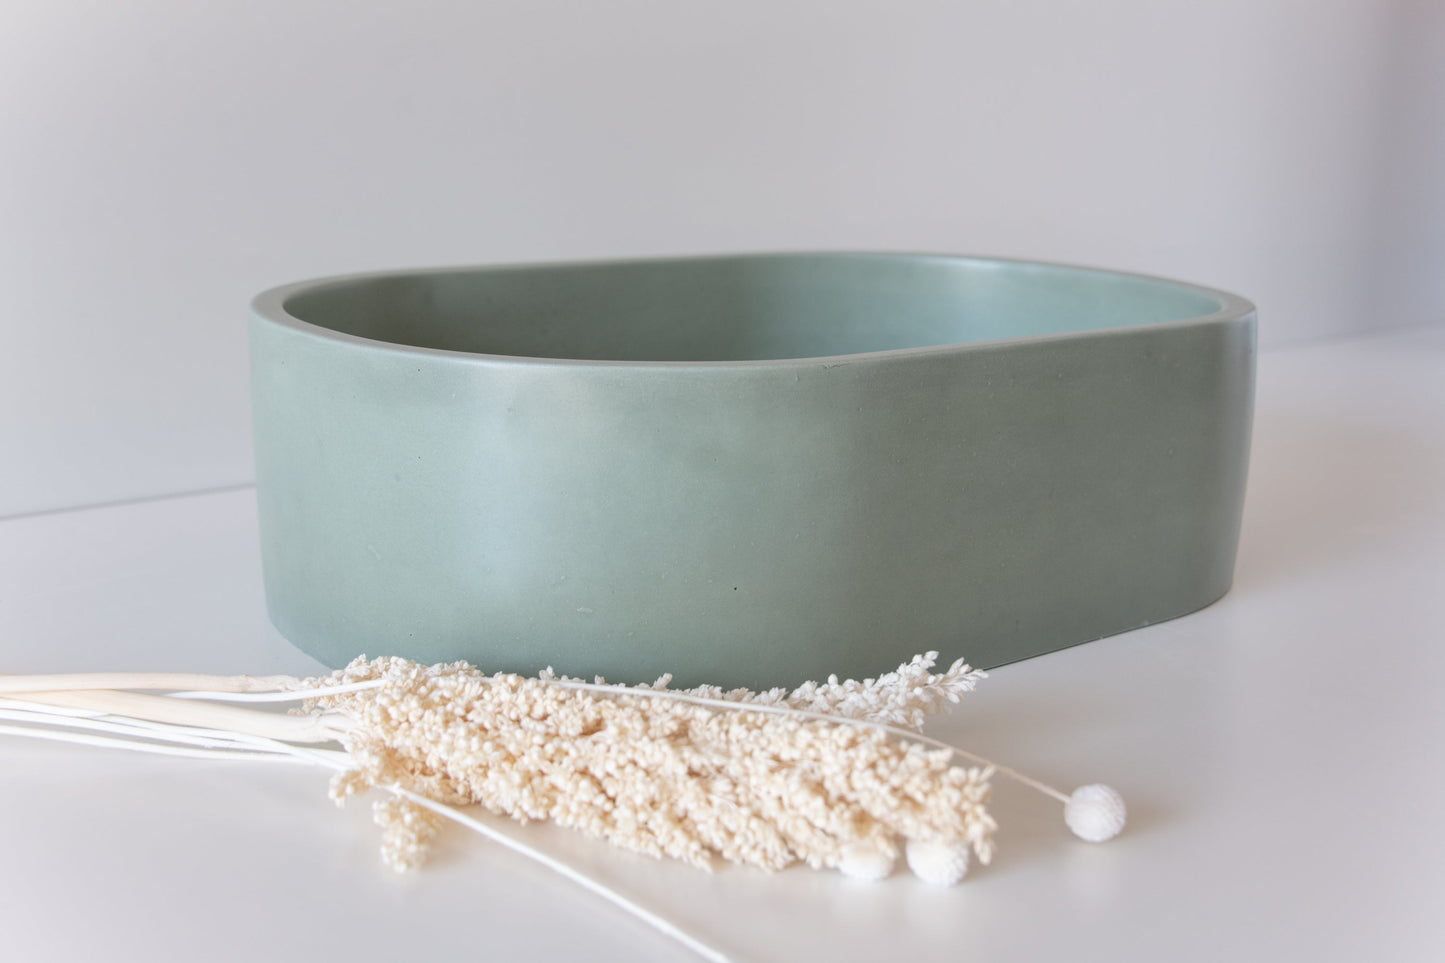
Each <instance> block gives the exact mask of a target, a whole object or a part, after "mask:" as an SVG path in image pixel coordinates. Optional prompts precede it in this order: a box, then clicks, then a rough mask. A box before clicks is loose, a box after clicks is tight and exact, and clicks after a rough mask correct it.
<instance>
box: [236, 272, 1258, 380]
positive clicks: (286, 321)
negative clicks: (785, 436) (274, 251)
mask: <svg viewBox="0 0 1445 963" xmlns="http://www.w3.org/2000/svg"><path fill="white" fill-rule="evenodd" d="M817 257H840V258H848V257H861V258H896V259H899V260H912V261H919V262H927V261H949V262H960V261H963V262H970V263H973V264H979V265H987V266H993V267H1000V268H1035V269H1038V268H1042V269H1046V270H1062V271H1069V272H1079V273H1084V274H1095V275H1102V276H1106V277H1115V278H1127V279H1131V280H1139V281H1151V282H1154V283H1159V284H1165V285H1169V286H1172V287H1176V288H1179V289H1182V290H1184V291H1187V292H1190V293H1193V294H1198V295H1203V296H1205V297H1208V298H1212V299H1213V300H1215V301H1217V302H1219V309H1218V310H1217V311H1213V312H1211V313H1209V314H1201V315H1196V316H1194V317H1190V318H1175V319H1172V320H1168V321H1149V322H1144V323H1142V324H1125V325H1114V326H1110V327H1102V328H1088V329H1085V330H1082V331H1065V332H1058V333H1045V334H1029V335H1020V336H1018V337H1012V338H990V339H986V340H982V341H958V342H949V343H945V344H937V345H922V346H917V347H907V348H887V349H882V350H878V351H863V352H855V353H851V354H835V355H808V356H806V357H800V358H756V359H741V360H709V361H641V360H638V361H633V360H627V359H603V358H548V357H533V356H528V355H510V354H485V353H481V352H472V351H456V350H453V349H450V348H430V347H425V346H422V345H414V344H405V343H402V342H398V341H383V340H380V339H377V338H365V337H361V336H359V335H354V334H347V333H345V332H342V331H336V330H334V329H332V328H328V327H325V326H324V325H319V324H314V323H312V322H310V321H305V320H302V319H301V318H298V317H297V316H296V315H294V314H291V313H290V312H289V311H287V310H286V307H285V305H286V302H287V301H288V300H290V299H291V298H293V297H295V296H296V295H298V294H303V293H313V292H317V291H324V290H326V289H328V288H332V287H340V286H343V285H347V284H352V283H355V282H357V281H369V280H375V279H380V278H395V277H427V276H430V275H438V274H454V273H457V272H465V271H475V272H488V271H511V270H545V269H556V268H571V267H607V266H610V265H623V264H640V263H647V264H669V263H678V262H697V261H738V260H759V259H775V260H783V259H793V258H798V259H802V258H817ZM250 307H251V314H252V316H253V318H255V319H257V320H260V321H263V322H267V323H269V324H273V325H277V326H279V327H282V328H287V329H290V330H292V331H295V332H297V333H300V334H304V335H309V336H311V337H313V338H317V339H320V340H323V341H332V342H336V343H338V344H342V345H349V346H352V347H359V348H369V349H371V350H375V351H382V352H385V353H387V354H397V355H400V356H412V357H421V358H430V359H434V360H438V361H451V362H461V363H467V364H479V365H486V366H493V365H505V366H508V367H515V366H519V365H521V366H528V367H562V368H578V367H588V368H592V367H597V368H633V369H677V368H687V369H713V368H717V369H735V368H777V367H808V366H816V365H819V364H826V365H828V366H829V367H833V366H836V365H839V364H857V363H867V362H885V361H892V360H897V359H905V358H916V357H919V356H938V355H943V356H947V355H951V354H956V353H964V352H976V351H987V350H996V349H999V348H1006V347H1010V346H1014V345H1020V344H1032V343H1040V342H1052V341H1071V340H1075V339H1079V338H1099V337H1110V336H1118V335H1125V334H1133V333H1136V332H1147V331H1160V330H1169V329H1173V328H1187V327H1198V326H1205V325H1216V324H1226V323H1230V322H1252V321H1254V320H1255V319H1256V315H1257V309H1256V308H1255V306H1254V304H1253V303H1252V302H1250V301H1249V300H1248V299H1246V298H1243V297H1240V296H1239V295H1237V294H1232V293H1230V292H1228V291H1222V290H1219V289H1218V288H1211V287H1205V286H1203V285H1199V284H1192V283H1190V282H1188V281H1179V280H1176V279H1174V278H1166V277H1160V276H1157V275H1153V274H1142V273H1138V272H1133V271H1118V270H1114V269H1112V268H1098V267H1090V266H1085V265H1078V264H1068V263H1063V262H1056V261H1036V260H1031V259H1027V258H1010V257H993V256H987V255H972V254H937V253H915V252H908V251H866V250H854V249H840V250H811V249H809V250H797V251H740V252H729V253H716V254H684V255H665V256H658V257H646V256H638V257H621V258H588V259H570V260H559V261H516V262H495V263H487V264H456V265H444V266H432V267H422V268H385V269H381V270H372V271H356V272H351V273H346V274H335V275H328V276H325V277H319V278H310V279H306V280H302V281H293V282H291V283H289V284H282V285H278V286H276V287H272V288H268V289H267V290H265V291H262V292H261V293H260V294H258V295H256V296H255V297H254V298H252V299H251V305H250Z"/></svg>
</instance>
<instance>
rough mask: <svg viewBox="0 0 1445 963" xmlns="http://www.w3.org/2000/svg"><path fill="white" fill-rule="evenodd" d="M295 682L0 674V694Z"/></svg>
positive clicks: (243, 687)
mask: <svg viewBox="0 0 1445 963" xmlns="http://www.w3.org/2000/svg"><path fill="white" fill-rule="evenodd" d="M299 684H300V680H299V679H296V678H293V677H292V676H289V675H197V674H195V673H190V672H83V673H76V674H70V675H0V694H6V695H9V694H14V693H20V692H80V691H85V690H92V689H175V690H180V689H209V690H211V691H213V692H277V691H281V690H284V689H287V688H289V687H291V686H295V685H299Z"/></svg>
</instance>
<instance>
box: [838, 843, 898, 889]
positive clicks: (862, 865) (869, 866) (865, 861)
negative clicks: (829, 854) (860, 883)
mask: <svg viewBox="0 0 1445 963" xmlns="http://www.w3.org/2000/svg"><path fill="white" fill-rule="evenodd" d="M838 872H840V873H842V874H843V875H844V876H847V877H849V878H851V879H861V880H865V881H867V882H870V883H874V882H877V881H878V880H880V879H886V878H887V877H888V874H889V873H891V872H893V855H892V854H891V853H889V852H888V851H887V850H885V849H884V848H883V847H882V846H879V845H878V844H877V843H872V842H858V843H853V844H852V845H850V846H847V847H846V848H844V850H843V858H842V859H840V860H838Z"/></svg>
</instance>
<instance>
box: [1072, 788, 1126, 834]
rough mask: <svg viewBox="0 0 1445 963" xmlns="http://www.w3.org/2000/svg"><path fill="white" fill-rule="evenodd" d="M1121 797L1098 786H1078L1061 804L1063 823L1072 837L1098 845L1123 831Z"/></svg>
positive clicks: (1113, 791)
mask: <svg viewBox="0 0 1445 963" xmlns="http://www.w3.org/2000/svg"><path fill="white" fill-rule="evenodd" d="M1125 816H1126V812H1125V809H1124V797H1123V796H1120V795H1119V793H1118V792H1117V791H1115V790H1114V789H1111V788H1110V787H1108V786H1105V785H1102V784H1100V783H1094V784H1092V785H1088V786H1080V787H1079V788H1078V789H1075V790H1074V792H1073V795H1071V796H1069V801H1068V802H1066V803H1064V822H1066V823H1068V824H1069V828H1070V829H1072V830H1073V831H1074V835H1075V836H1077V837H1079V838H1080V839H1084V840H1088V841H1089V842H1091V843H1102V842H1104V841H1105V840H1109V839H1113V838H1114V837H1115V836H1117V835H1119V833H1120V831H1121V830H1123V828H1124V821H1125Z"/></svg>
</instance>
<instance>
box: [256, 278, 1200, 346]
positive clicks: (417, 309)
mask: <svg viewBox="0 0 1445 963" xmlns="http://www.w3.org/2000/svg"><path fill="white" fill-rule="evenodd" d="M1221 307H1222V303H1221V302H1220V301H1219V300H1218V299H1217V298H1214V297H1212V296H1210V295H1209V294H1208V293H1207V292H1205V291H1202V290H1199V289H1195V288H1191V287H1188V286H1185V285H1180V284H1175V283H1172V282H1168V281H1161V280H1156V279H1153V278H1143V277H1135V276H1131V275H1125V274H1111V273H1108V272H1103V271H1094V270H1088V269H1083V268H1071V267H1061V266H1054V265H1037V264H1025V263H1017V262H1008V261H989V260H981V259H971V258H948V257H917V256H908V255H887V254H812V255H762V256H757V255H754V256H742V257H722V258H687V259H678V260H664V261H656V260H653V261H613V262H602V263H592V264H587V263H582V264H565V265H527V266H520V267H500V268H477V269H461V270H449V271H429V272H414V273H398V274H383V275H371V276H367V277H359V278H352V279H347V280H343V281H336V282H331V283H328V284H325V285H321V286H312V287H309V288H307V289H305V290H302V291H298V292H296V293H294V294H292V295H291V296H290V297H288V298H287V299H286V300H285V301H284V303H283V308H284V310H285V311H286V312H287V313H288V314H290V315H291V316H292V317H295V318H297V319H299V320H301V321H305V322H307V323H310V324H314V325H317V326H319V327H322V328H327V329H329V330H332V331H337V332H340V333H343V334H348V335H354V336H357V337H362V338H369V339H372V340H376V341H384V342H390V343H393V344H401V345H411V346H414V347H420V348H432V349H441V350H447V351H463V352H468V353H474V354H484V355H504V356H513V357H528V358H555V359H574V360H598V361H694V362H696V361H760V360H777V359H788V358H811V357H832V356H837V355H848V354H861V353H866V352H874V351H889V350H895V349H900V348H922V347H932V346H938V345H950V344H964V343H969V342H978V341H993V340H998V339H1003V338H1018V337H1027V336H1031V335H1047V334H1062V333H1068V332H1075V331H1088V330H1094V329H1099V328H1114V327H1128V326H1133V325H1139V324H1149V323H1153V322H1159V321H1177V320H1184V319H1188V318H1195V317H1202V316H1205V315H1209V314H1213V313H1215V312H1217V311H1219V310H1220V309H1221Z"/></svg>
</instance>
